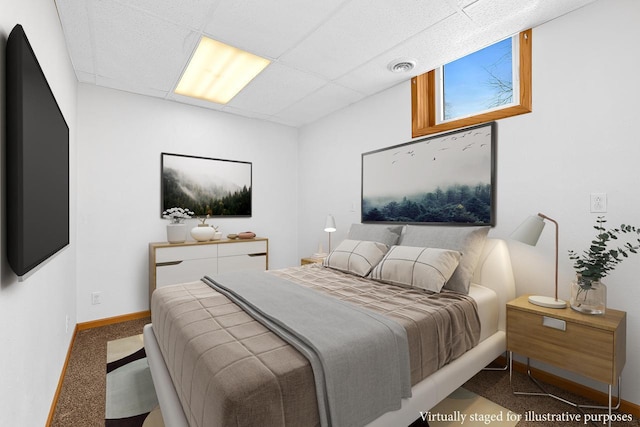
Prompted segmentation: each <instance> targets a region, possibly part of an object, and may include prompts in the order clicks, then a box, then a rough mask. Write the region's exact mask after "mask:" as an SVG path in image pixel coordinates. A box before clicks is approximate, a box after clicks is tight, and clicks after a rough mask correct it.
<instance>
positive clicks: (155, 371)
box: [144, 239, 515, 427]
mask: <svg viewBox="0 0 640 427" xmlns="http://www.w3.org/2000/svg"><path fill="white" fill-rule="evenodd" d="M473 282H474V283H477V284H480V285H482V286H484V287H487V288H490V289H493V290H494V291H495V292H496V294H497V296H498V307H499V318H498V331H497V332H495V333H494V334H493V335H490V336H489V337H487V338H485V339H484V340H483V341H482V342H480V343H479V344H478V345H477V346H476V347H474V348H473V349H471V350H469V351H468V352H466V353H465V354H464V355H462V356H461V357H459V358H458V359H456V360H454V361H453V362H451V363H449V364H448V365H446V366H444V367H442V368H441V369H439V370H438V371H437V372H434V373H433V374H431V375H430V376H428V377H427V378H425V379H424V380H422V381H420V382H419V383H418V384H416V385H415V386H413V388H412V389H411V391H412V397H411V398H409V399H403V400H402V407H401V409H399V410H397V411H392V412H387V413H386V414H384V415H382V416H381V417H379V418H377V419H376V420H374V421H373V422H372V423H370V424H368V427H387V426H390V425H394V426H403V425H404V426H408V425H409V424H411V423H412V422H414V421H415V420H416V419H417V418H419V416H420V411H422V412H426V411H428V410H429V409H431V408H432V407H434V406H435V405H436V404H438V403H439V402H440V401H441V400H442V399H444V398H445V397H447V396H448V395H449V394H450V393H451V392H453V391H454V390H455V389H457V388H458V387H460V386H461V385H462V384H464V383H465V382H467V381H468V380H469V379H470V378H471V377H473V376H474V375H475V374H477V373H478V372H479V371H480V370H482V369H483V368H484V367H485V366H487V365H488V364H489V363H491V362H492V361H493V360H495V359H496V358H497V357H498V356H500V355H501V354H502V353H504V352H505V350H506V334H505V325H506V304H507V302H508V301H510V300H512V299H513V298H515V281H514V278H513V272H512V269H511V259H510V257H509V251H508V249H507V244H506V243H505V242H504V241H503V240H498V239H487V241H486V243H485V246H484V250H483V252H482V255H481V256H480V259H479V261H478V266H477V267H476V271H475V273H474V278H473ZM144 347H145V350H146V353H147V360H148V362H149V368H150V369H151V376H152V378H153V383H154V386H155V389H156V393H157V395H158V401H159V403H160V409H161V411H162V417H163V419H164V424H165V425H166V426H170V427H188V426H189V424H188V423H187V420H186V418H185V415H184V412H183V411H182V406H181V405H180V400H179V399H178V395H177V393H176V391H175V388H174V386H173V382H172V381H171V377H170V375H169V371H168V370H167V367H166V365H165V363H164V359H163V358H162V353H161V352H160V347H159V346H158V342H157V341H156V337H155V334H154V332H153V326H152V325H151V324H149V325H146V326H145V327H144Z"/></svg>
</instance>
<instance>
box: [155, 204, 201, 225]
mask: <svg viewBox="0 0 640 427" xmlns="http://www.w3.org/2000/svg"><path fill="white" fill-rule="evenodd" d="M193 215H195V213H194V212H193V211H190V210H189V209H185V208H179V207H173V208H169V209H167V210H165V211H163V212H162V217H163V218H165V219H169V220H171V223H172V224H180V223H181V222H182V221H184V220H185V219H189V218H191V217H192V216H193Z"/></svg>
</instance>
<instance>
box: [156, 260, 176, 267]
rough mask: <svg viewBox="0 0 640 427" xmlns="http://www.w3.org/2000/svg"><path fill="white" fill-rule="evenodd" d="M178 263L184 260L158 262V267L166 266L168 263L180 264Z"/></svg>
mask: <svg viewBox="0 0 640 427" xmlns="http://www.w3.org/2000/svg"><path fill="white" fill-rule="evenodd" d="M178 264H182V261H167V262H157V263H156V267H166V266H168V265H178Z"/></svg>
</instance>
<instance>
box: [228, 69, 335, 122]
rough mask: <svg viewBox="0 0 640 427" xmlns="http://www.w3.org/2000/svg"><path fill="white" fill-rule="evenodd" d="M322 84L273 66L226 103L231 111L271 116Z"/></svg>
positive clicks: (298, 73) (317, 80)
mask: <svg viewBox="0 0 640 427" xmlns="http://www.w3.org/2000/svg"><path fill="white" fill-rule="evenodd" d="M324 84H325V81H324V80H322V79H320V78H318V77H315V76H312V75H310V74H307V73H303V72H301V71H298V70H294V69H292V68H288V67H285V66H283V65H281V64H278V63H272V64H271V65H269V66H268V67H267V68H266V69H265V70H264V71H263V72H262V73H260V74H259V75H258V76H257V77H256V78H255V79H253V81H251V83H249V84H248V85H247V87H245V88H244V89H243V90H242V91H241V92H240V93H239V94H238V95H236V97H235V98H233V99H232V100H231V101H230V102H229V104H228V105H229V106H230V107H234V108H240V109H246V110H248V111H253V112H255V113H261V114H267V115H274V114H277V113H278V112H280V111H282V110H283V109H285V108H287V107H288V106H289V105H291V104H293V103H294V102H297V101H299V100H300V99H302V98H303V97H305V96H307V95H308V94H310V93H312V92H314V91H315V90H317V89H318V88H320V87H321V86H323V85H324Z"/></svg>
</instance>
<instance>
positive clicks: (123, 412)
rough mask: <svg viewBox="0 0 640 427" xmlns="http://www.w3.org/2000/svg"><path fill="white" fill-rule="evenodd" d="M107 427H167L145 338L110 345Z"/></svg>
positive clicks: (108, 355) (129, 338) (108, 344)
mask: <svg viewBox="0 0 640 427" xmlns="http://www.w3.org/2000/svg"><path fill="white" fill-rule="evenodd" d="M105 427H164V423H163V421H162V415H161V413H160V408H159V406H158V398H157V397H156V391H155V389H154V387H153V381H152V379H151V372H150V371H149V365H148V364H147V357H146V354H145V352H144V344H143V340H142V335H135V336H133V337H128V338H122V339H119V340H115V341H109V342H108V343H107V401H106V413H105Z"/></svg>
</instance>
